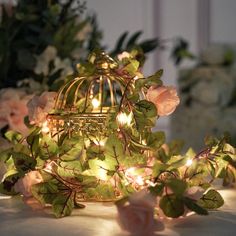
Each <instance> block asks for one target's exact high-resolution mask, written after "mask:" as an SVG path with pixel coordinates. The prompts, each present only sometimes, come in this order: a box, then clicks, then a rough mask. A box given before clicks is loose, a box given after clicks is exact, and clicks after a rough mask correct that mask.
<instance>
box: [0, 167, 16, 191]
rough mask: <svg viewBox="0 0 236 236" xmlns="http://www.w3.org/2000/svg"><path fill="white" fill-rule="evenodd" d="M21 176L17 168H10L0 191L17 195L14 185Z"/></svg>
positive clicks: (0, 185) (0, 186)
mask: <svg viewBox="0 0 236 236" xmlns="http://www.w3.org/2000/svg"><path fill="white" fill-rule="evenodd" d="M19 178H20V175H19V173H18V172H17V171H16V170H9V171H8V172H7V173H6V174H5V178H4V180H3V181H2V183H1V184H0V193H2V194H7V195H16V194H17V192H16V191H15V189H14V185H15V183H16V182H17V181H18V179H19Z"/></svg>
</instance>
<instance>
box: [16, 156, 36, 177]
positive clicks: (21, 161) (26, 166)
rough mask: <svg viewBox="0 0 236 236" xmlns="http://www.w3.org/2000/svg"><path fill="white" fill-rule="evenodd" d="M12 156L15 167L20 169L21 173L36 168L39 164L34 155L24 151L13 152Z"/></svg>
mask: <svg viewBox="0 0 236 236" xmlns="http://www.w3.org/2000/svg"><path fill="white" fill-rule="evenodd" d="M12 157H13V160H14V164H15V167H16V169H17V170H18V171H19V173H25V172H27V171H30V170H34V169H35V166H36V164H37V163H36V160H35V159H34V158H33V157H31V156H29V155H26V154H24V153H20V152H13V153H12Z"/></svg>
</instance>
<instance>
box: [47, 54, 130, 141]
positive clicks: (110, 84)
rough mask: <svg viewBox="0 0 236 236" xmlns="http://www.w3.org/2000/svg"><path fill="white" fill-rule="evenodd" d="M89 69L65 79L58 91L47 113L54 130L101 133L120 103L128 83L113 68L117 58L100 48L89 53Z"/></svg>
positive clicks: (82, 133) (58, 131)
mask: <svg viewBox="0 0 236 236" xmlns="http://www.w3.org/2000/svg"><path fill="white" fill-rule="evenodd" d="M90 62H92V65H93V68H92V69H91V70H92V72H91V73H90V74H89V75H86V76H79V77H77V78H74V79H72V80H70V81H69V82H67V83H65V84H64V85H63V86H62V87H61V89H60V90H59V92H58V95H57V97H56V101H55V107H54V113H53V114H50V115H48V124H49V127H50V130H51V131H52V132H53V133H54V134H55V133H57V134H59V135H60V134H61V133H68V134H69V135H70V136H71V135H72V134H73V133H79V134H80V135H89V134H93V133H94V134H95V133H96V134H98V133H104V131H105V130H106V129H105V126H106V125H105V124H106V121H107V119H108V118H109V117H110V116H111V115H112V114H114V113H115V112H117V109H118V108H119V107H121V102H122V101H123V99H122V96H123V95H124V93H127V92H129V93H130V92H132V84H131V83H128V81H127V79H125V78H123V77H122V76H119V75H118V73H117V72H116V69H117V67H118V64H117V62H115V61H114V60H113V59H112V58H110V57H109V56H108V55H107V54H105V53H104V52H100V53H99V54H93V55H92V56H90Z"/></svg>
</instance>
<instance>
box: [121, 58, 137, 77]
mask: <svg viewBox="0 0 236 236" xmlns="http://www.w3.org/2000/svg"><path fill="white" fill-rule="evenodd" d="M138 68H139V62H138V61H136V60H130V63H129V64H128V65H127V66H125V67H124V70H125V71H126V72H128V73H129V74H130V75H135V73H136V72H137V70H138Z"/></svg>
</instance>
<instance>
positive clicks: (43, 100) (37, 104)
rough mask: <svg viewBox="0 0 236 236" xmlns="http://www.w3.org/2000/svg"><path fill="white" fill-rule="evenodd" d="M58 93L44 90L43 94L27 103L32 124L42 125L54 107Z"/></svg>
mask: <svg viewBox="0 0 236 236" xmlns="http://www.w3.org/2000/svg"><path fill="white" fill-rule="evenodd" d="M56 95H57V93H55V92H44V93H42V94H41V96H34V97H33V98H32V99H31V100H30V101H29V102H28V104H27V106H28V110H29V120H30V122H31V124H37V125H39V126H41V125H42V123H44V122H45V121H46V117H47V115H48V113H49V112H50V111H52V109H53V108H54V104H55V98H56Z"/></svg>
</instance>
